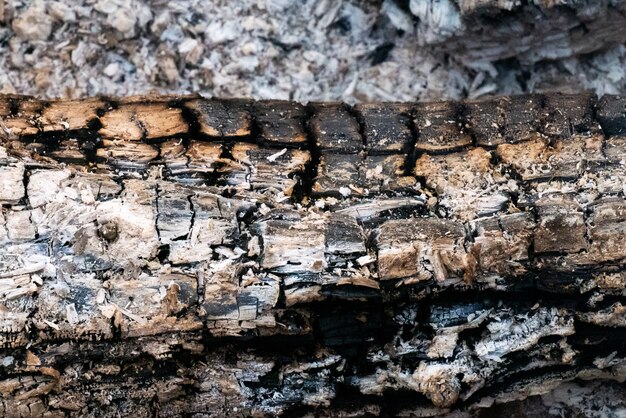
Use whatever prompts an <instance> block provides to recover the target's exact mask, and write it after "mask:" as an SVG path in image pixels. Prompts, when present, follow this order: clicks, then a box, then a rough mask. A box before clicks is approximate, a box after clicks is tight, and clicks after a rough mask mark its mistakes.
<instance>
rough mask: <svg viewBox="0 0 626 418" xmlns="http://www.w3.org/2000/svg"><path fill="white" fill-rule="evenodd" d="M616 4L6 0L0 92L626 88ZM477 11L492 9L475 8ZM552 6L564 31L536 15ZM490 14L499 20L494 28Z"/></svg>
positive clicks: (425, 93) (309, 94)
mask: <svg viewBox="0 0 626 418" xmlns="http://www.w3.org/2000/svg"><path fill="white" fill-rule="evenodd" d="M534 3H536V4H534ZM563 3H571V4H573V5H574V6H572V7H570V8H569V9H567V10H565V9H564V8H563V7H562V6H560V5H561V4H563ZM615 3H620V1H619V0H589V1H585V0H535V1H526V0H524V1H521V0H412V1H409V0H406V1H404V0H385V1H371V0H369V1H368V0H217V1H201V0H177V1H167V0H152V1H147V0H146V1H139V0H61V1H43V0H35V1H30V0H14V1H11V0H0V69H1V71H0V92H2V93H21V94H32V95H38V96H43V97H71V98H74V97H81V96H91V95H98V94H106V95H129V94H145V93H148V92H162V93H166V92H176V93H188V92H200V93H203V94H206V95H214V96H222V97H233V96H240V97H241V96H245V97H254V98H280V99H291V100H299V101H307V100H344V101H347V102H350V103H353V102H357V101H373V100H388V101H391V100H402V101H408V100H430V99H447V98H455V99H456V98H464V97H472V98H473V97H480V96H483V95H487V94H511V93H522V92H531V91H550V90H558V91H572V92H573V91H580V90H595V91H596V92H598V93H599V94H603V93H618V92H621V91H623V90H624V88H625V86H626V74H625V69H626V66H625V65H624V64H625V62H626V49H625V48H624V45H623V42H622V43H619V42H615V41H614V39H613V38H612V37H611V36H610V35H615V33H612V32H611V31H613V32H615V27H623V24H624V22H623V21H621V22H620V21H619V14H618V13H621V12H622V11H621V10H618V9H614V7H615ZM484 4H493V5H494V6H492V7H491V8H490V9H489V8H487V9H486V8H485V7H483V6H484ZM481 7H483V9H481ZM559 7H560V9H559ZM556 9H559V10H556ZM476 10H478V11H479V12H481V13H482V14H483V15H484V17H481V18H473V17H472V16H471V15H472V13H474V14H476V13H475V12H476ZM485 10H486V12H484V11H485ZM563 10H565V12H564V11H563ZM483 12H484V13H483ZM551 13H552V14H553V15H555V16H556V19H554V16H552V20H553V21H556V20H558V22H557V23H556V26H557V29H558V30H559V31H561V32H558V31H557V32H554V31H552V32H551V31H550V30H547V29H549V28H550V27H551V26H550V24H546V23H545V22H543V21H542V19H543V18H544V17H545V16H546V15H550V14H551ZM522 14H523V15H524V17H523V18H520V17H519V16H520V15H522ZM615 16H618V17H615ZM511 17H513V18H512V19H511ZM506 19H509V20H506ZM568 19H569V20H568ZM607 19H609V20H610V19H613V20H614V21H615V20H616V19H618V21H617V25H616V26H614V27H612V26H607V25H606V24H605V23H604V20H607ZM622 19H623V18H622ZM494 22H496V23H499V27H495V28H491V26H493V24H494ZM581 22H582V23H581ZM589 22H592V23H593V22H600V25H601V26H602V27H601V30H604V32H605V33H603V34H601V36H598V37H597V39H595V38H592V39H590V40H589V41H587V44H590V45H583V47H582V48H577V47H576V46H575V45H574V46H572V42H570V41H571V39H570V38H571V37H572V36H573V35H571V33H572V32H573V31H574V30H575V29H578V28H581V29H582V30H583V31H587V32H589V31H590V29H589ZM551 25H553V26H554V24H551ZM591 29H592V30H591V32H594V30H593V29H594V28H591ZM621 32H626V31H621ZM533 33H534V34H538V35H539V36H538V37H535V38H536V39H531V38H532V36H529V35H532V34H533ZM563 33H565V34H566V35H565V36H564V37H563V39H559V38H558V37H559V34H563ZM568 33H569V34H568ZM623 36H626V34H625V35H623ZM613 37H615V36H613ZM555 39H556V42H555ZM585 39H588V38H585ZM509 40H511V42H512V43H509ZM544 44H545V46H544ZM482 45H487V46H486V47H484V48H481V47H482ZM520 45H521V46H520Z"/></svg>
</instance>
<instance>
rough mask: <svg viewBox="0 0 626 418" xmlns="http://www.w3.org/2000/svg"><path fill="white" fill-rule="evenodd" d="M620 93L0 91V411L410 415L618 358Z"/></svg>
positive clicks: (624, 212) (625, 245)
mask: <svg viewBox="0 0 626 418" xmlns="http://www.w3.org/2000/svg"><path fill="white" fill-rule="evenodd" d="M625 109H626V99H624V98H621V97H615V96H607V97H604V98H602V99H599V100H598V99H596V98H595V97H593V96H590V95H571V96H568V95H546V96H543V95H533V96H519V97H505V98H498V99H493V100H489V101H481V102H441V103H418V104H413V103H399V104H398V103H385V104H381V103H371V104H361V105H357V106H354V107H351V106H348V105H346V104H342V103H310V104H307V105H302V104H297V103H291V102H281V101H263V102H252V101H247V100H220V99H204V98H201V97H195V96H194V97H178V96H170V97H147V98H140V97H135V98H127V99H121V100H111V99H104V98H102V99H101V98H96V99H88V100H84V101H54V102H44V101H39V100H36V99H33V98H27V97H19V96H0V128H1V129H0V205H1V206H0V208H1V210H0V371H1V372H2V374H0V395H1V396H0V415H3V416H16V417H17V416H19V417H35V416H46V417H61V416H135V415H137V414H139V416H179V415H181V414H186V415H194V414H195V415H194V416H206V415H208V416H230V415H232V416H239V415H244V416H248V415H256V416H261V415H270V416H271V415H281V414H291V415H307V414H319V415H329V414H335V415H338V416H341V415H345V414H355V411H358V412H357V413H356V414H357V415H362V414H372V415H379V414H386V415H389V414H391V415H396V414H397V415H402V414H404V415H408V414H415V415H418V416H430V415H436V414H440V413H443V412H445V411H448V410H450V408H460V409H465V410H468V411H469V410H473V408H479V407H485V406H489V405H491V404H493V403H494V402H496V403H498V402H504V401H507V400H513V399H521V398H524V397H526V396H528V395H531V394H539V393H544V392H546V391H548V390H550V389H551V388H553V387H554V386H555V385H556V384H558V383H559V382H564V381H568V380H572V379H576V378H582V379H592V378H607V379H616V380H618V381H624V379H626V346H624V341H625V339H624V330H625V327H626V319H625V318H626V316H625V315H626V309H625V308H624V306H626V291H625V286H626V270H625V269H624V261H625V260H626V240H624V235H626V200H625V197H624V194H625V192H626V180H625V179H626V164H625V159H626V111H625ZM466 330H471V331H468V332H464V331H466ZM416 395H417V396H416ZM389 397H393V399H397V402H394V403H393V405H390V404H389V402H388V399H391V398H389Z"/></svg>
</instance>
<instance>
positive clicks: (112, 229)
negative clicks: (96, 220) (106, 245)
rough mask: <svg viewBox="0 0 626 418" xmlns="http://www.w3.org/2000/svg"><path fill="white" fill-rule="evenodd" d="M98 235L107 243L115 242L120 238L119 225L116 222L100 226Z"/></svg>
mask: <svg viewBox="0 0 626 418" xmlns="http://www.w3.org/2000/svg"><path fill="white" fill-rule="evenodd" d="M98 233H99V234H100V236H101V237H102V238H104V240H106V241H107V242H113V241H115V240H116V239H117V236H118V228H117V224H116V223H115V222H107V223H105V224H103V225H100V228H98Z"/></svg>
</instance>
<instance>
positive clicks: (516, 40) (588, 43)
mask: <svg viewBox="0 0 626 418" xmlns="http://www.w3.org/2000/svg"><path fill="white" fill-rule="evenodd" d="M382 8H383V11H385V12H386V13H387V15H388V16H389V17H390V19H391V21H392V23H394V24H395V25H396V27H398V28H399V29H403V30H405V31H412V30H413V23H414V22H413V21H412V20H417V24H416V27H417V34H416V36H418V37H419V40H420V42H421V43H423V44H424V45H432V46H434V47H435V49H439V50H442V51H446V52H448V53H450V54H452V55H453V56H455V57H457V58H459V59H461V60H464V61H467V62H475V61H486V62H491V61H498V60H502V59H507V58H512V57H516V58H517V59H518V60H520V61H522V62H526V63H533V62H536V61H540V60H544V59H549V60H552V59H561V58H567V57H570V56H574V55H581V54H587V53H590V52H593V51H597V50H599V49H602V48H605V47H607V46H612V45H620V44H623V43H624V42H626V34H625V33H624V31H623V30H622V28H623V25H624V23H626V14H625V13H624V12H625V11H626V2H624V1H623V0H618V1H610V0H594V1H579V0H558V1H557V0H533V1H517V0H437V1H433V0H410V1H409V0H385V1H384V2H383V6H382ZM407 9H408V10H407ZM409 16H411V17H413V19H410V18H409Z"/></svg>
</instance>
